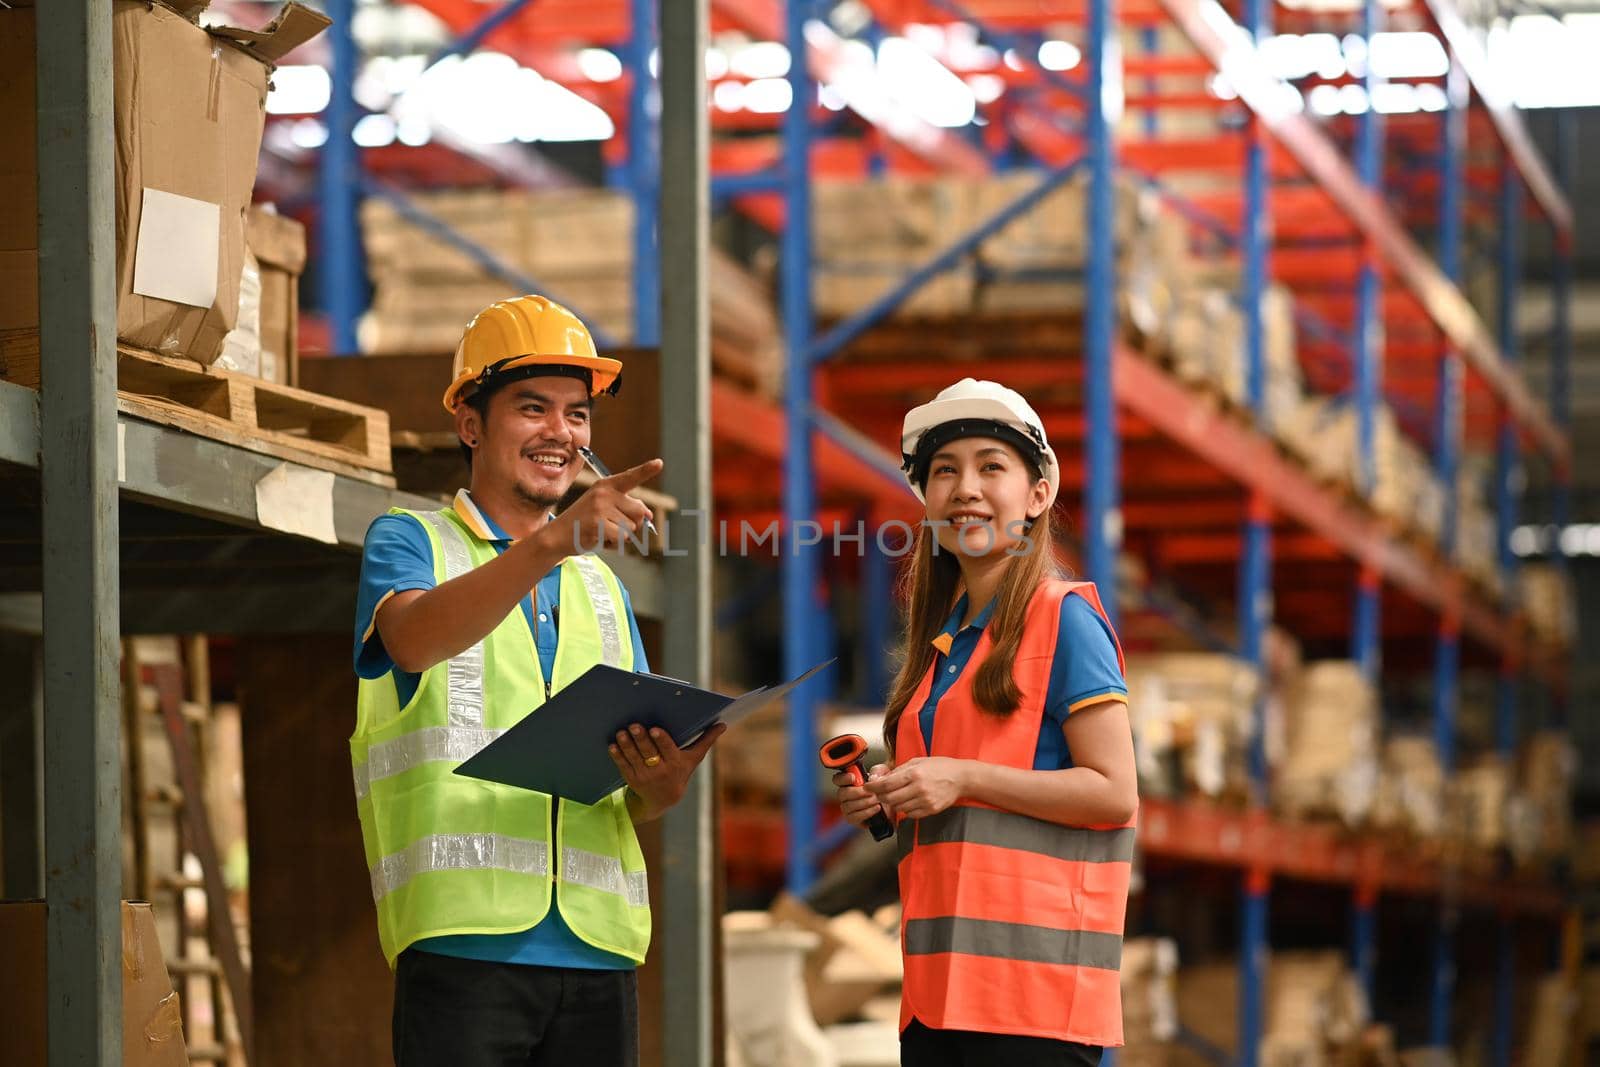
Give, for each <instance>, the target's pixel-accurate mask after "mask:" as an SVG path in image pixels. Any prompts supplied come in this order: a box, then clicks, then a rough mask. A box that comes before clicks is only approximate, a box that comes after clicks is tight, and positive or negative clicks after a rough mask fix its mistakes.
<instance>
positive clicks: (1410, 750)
mask: <svg viewBox="0 0 1600 1067" xmlns="http://www.w3.org/2000/svg"><path fill="white" fill-rule="evenodd" d="M1444 805H1445V775H1444V766H1443V765H1442V764H1441V763H1440V762H1439V750H1438V748H1437V747H1435V745H1434V743H1433V741H1432V739H1430V738H1427V737H1414V736H1406V735H1399V736H1395V737H1391V738H1389V739H1388V741H1386V742H1385V743H1384V746H1383V763H1382V766H1381V769H1380V771H1379V775H1378V789H1377V797H1376V799H1375V801H1374V803H1373V807H1372V824H1373V826H1374V827H1376V828H1377V829H1380V830H1386V831H1390V832H1392V833H1396V834H1400V835H1403V836H1407V837H1411V838H1415V839H1418V840H1422V841H1434V840H1437V839H1438V838H1439V837H1440V836H1441V834H1443V832H1444V826H1445V808H1444Z"/></svg>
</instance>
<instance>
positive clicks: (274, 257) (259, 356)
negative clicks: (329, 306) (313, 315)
mask: <svg viewBox="0 0 1600 1067" xmlns="http://www.w3.org/2000/svg"><path fill="white" fill-rule="evenodd" d="M305 265H306V230H305V227H304V226H302V225H300V223H298V222H296V221H295V220H294V219H291V218H288V217H286V216H283V215H279V214H278V213H277V212H276V211H274V210H271V209H270V208H267V207H262V206H260V205H255V206H252V207H251V208H250V213H249V216H248V219H247V222H246V226H245V268H244V276H243V278H242V280H241V282H240V287H239V319H238V324H237V325H236V326H234V328H233V330H232V331H230V332H229V334H228V336H227V338H226V339H225V340H224V342H223V349H222V354H221V356H219V357H218V359H217V364H216V365H217V366H218V367H221V368H223V369H224V370H238V371H243V372H245V373H247V374H255V375H258V376H260V377H262V378H265V379H266V380H267V381H269V382H277V383H278V384H279V385H297V384H299V373H298V370H299V363H300V354H299V342H298V337H297V335H298V333H299V327H300V272H301V271H303V270H305Z"/></svg>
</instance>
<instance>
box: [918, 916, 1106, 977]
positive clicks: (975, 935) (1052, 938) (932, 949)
mask: <svg viewBox="0 0 1600 1067" xmlns="http://www.w3.org/2000/svg"><path fill="white" fill-rule="evenodd" d="M905 942H906V955H908V956H931V955H935V954H937V953H941V952H959V953H962V954H963V955H967V956H989V957H992V958H995V959H1006V960H1021V961H1023V962H1025V963H1057V964H1065V965H1068V966H1072V967H1099V968H1103V969H1105V970H1108V971H1114V970H1116V969H1118V968H1119V967H1121V966H1122V935H1121V934H1102V933H1097V932H1095V931H1092V930H1054V929H1051V928H1050V927H1047V926H1026V925H1024V924H1022V923H1004V922H995V921H993V920H990V919H962V918H957V917H954V916H948V917H945V918H939V919H912V920H910V921H908V922H907V923H906V926H905Z"/></svg>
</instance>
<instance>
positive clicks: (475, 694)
mask: <svg viewBox="0 0 1600 1067" xmlns="http://www.w3.org/2000/svg"><path fill="white" fill-rule="evenodd" d="M413 514H415V515H416V516H417V517H418V518H419V519H421V520H422V521H423V522H426V523H427V524H428V525H429V526H432V527H433V532H434V533H435V534H437V535H438V536H439V547H440V548H441V549H442V550H443V551H444V578H445V581H447V582H448V581H450V580H451V579H452V578H459V577H461V575H463V574H466V573H467V572H468V571H470V570H471V569H472V552H471V549H470V548H469V546H468V545H467V538H466V535H465V534H463V533H462V532H461V531H460V530H458V529H456V527H455V524H454V523H452V522H451V521H450V520H449V519H447V518H445V517H444V515H443V514H441V513H439V512H437V511H419V512H414V513H413ZM445 678H446V686H447V688H446V692H445V701H446V705H447V707H448V708H449V716H450V718H449V722H450V725H451V726H465V727H471V728H474V729H476V728H479V727H482V726H483V642H482V641H479V642H478V643H477V644H475V645H473V646H472V647H471V648H469V649H467V650H466V651H465V652H462V653H461V654H460V655H457V656H452V657H451V658H450V659H449V660H448V661H447V662H446V664H445Z"/></svg>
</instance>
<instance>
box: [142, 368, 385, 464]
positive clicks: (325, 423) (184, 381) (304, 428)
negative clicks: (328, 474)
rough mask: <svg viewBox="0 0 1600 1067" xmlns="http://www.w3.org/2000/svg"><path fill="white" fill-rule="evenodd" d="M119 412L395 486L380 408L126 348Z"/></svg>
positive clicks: (227, 442) (253, 450) (282, 457)
mask: <svg viewBox="0 0 1600 1067" xmlns="http://www.w3.org/2000/svg"><path fill="white" fill-rule="evenodd" d="M117 409H118V410H119V411H122V412H124V413H126V414H129V415H134V416H137V417H138V418H141V419H147V420H149V421H151V422H158V423H161V424H162V425H164V426H172V427H175V428H177V429H180V430H187V431H189V432H190V433H195V434H199V435H200V436H202V437H210V438H213V439H215V440H218V441H222V442H224V443H226V444H230V445H237V446H238V447H240V448H246V449H249V450H250V451H252V452H262V453H265V454H267V455H270V456H277V457H278V458H280V459H288V460H293V461H295V462H297V463H304V464H305V465H306V466H309V467H317V468H319V469H321V470H330V471H333V472H334V473H336V474H345V475H349V476H350V477H353V478H359V479H361V480H363V481H367V482H372V483H374V484H377V485H384V486H393V484H394V479H393V477H392V473H393V470H394V467H393V465H392V463H391V460H390V456H389V415H388V413H387V412H384V411H380V410H378V409H377V408H369V407H363V406H361V405H360V404H352V403H350V402H349V401H345V400H335V399H334V398H332V397H326V396H318V395H317V394H316V393H309V392H306V391H305V390H303V389H295V388H292V387H290V386H287V385H278V384H276V383H274V382H268V381H264V380H262V379H260V378H255V377H251V376H250V375H247V374H237V373H234V372H232V371H223V370H217V369H215V368H213V367H202V366H200V365H199V364H197V363H194V362H192V361H190V360H182V359H168V358H166V357H165V356H157V355H154V354H152V353H149V352H141V351H138V350H137V349H131V348H124V347H122V346H120V345H119V346H118V347H117Z"/></svg>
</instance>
